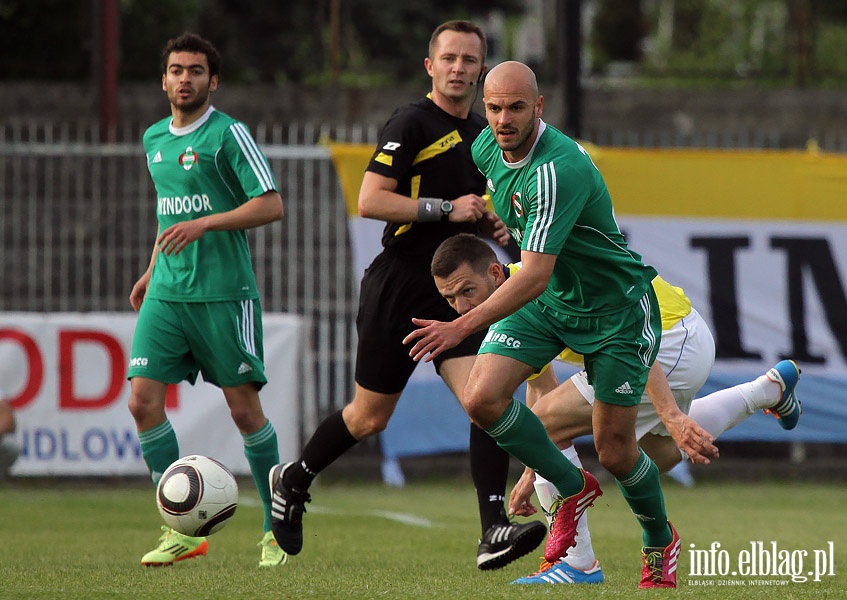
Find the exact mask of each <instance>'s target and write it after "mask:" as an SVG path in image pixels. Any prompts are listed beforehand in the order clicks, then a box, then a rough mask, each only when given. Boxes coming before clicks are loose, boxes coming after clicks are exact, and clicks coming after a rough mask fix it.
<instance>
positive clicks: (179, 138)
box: [128, 33, 288, 566]
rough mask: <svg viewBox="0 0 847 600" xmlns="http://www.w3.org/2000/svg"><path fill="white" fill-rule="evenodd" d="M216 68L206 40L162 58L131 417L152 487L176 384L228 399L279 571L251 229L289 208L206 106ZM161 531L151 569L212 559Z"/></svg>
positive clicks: (171, 452)
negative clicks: (152, 221)
mask: <svg viewBox="0 0 847 600" xmlns="http://www.w3.org/2000/svg"><path fill="white" fill-rule="evenodd" d="M220 62H221V59H220V55H219V54H218V52H217V50H216V49H215V47H214V46H213V45H212V44H211V43H210V42H208V41H207V40H204V39H203V38H200V37H199V36H196V35H193V34H190V33H189V34H184V35H182V36H180V37H178V38H176V39H173V40H170V41H169V42H168V43H167V45H166V46H165V49H164V52H163V53H162V63H161V67H162V89H163V90H164V91H165V92H166V93H167V95H168V100H170V104H171V116H169V117H167V118H165V119H163V120H161V121H159V122H158V123H155V124H154V125H152V126H151V127H150V128H149V129H148V130H147V131H146V132H145V133H144V150H145V152H146V154H147V166H148V169H149V170H150V176H151V177H152V179H153V183H154V184H155V187H156V195H157V197H158V199H157V201H156V216H157V218H158V221H159V231H158V236H157V239H156V243H155V245H154V247H153V253H152V257H151V259H150V264H149V266H148V268H147V271H146V272H145V273H144V274H143V275H142V276H141V278H140V279H139V280H138V282H137V283H136V284H135V286H134V287H133V289H132V292H131V294H130V303H131V304H132V307H133V308H134V309H135V310H137V311H138V322H137V324H136V328H135V334H134V335H133V340H132V356H131V359H130V368H129V372H128V377H129V379H130V381H131V388H132V390H131V395H130V400H129V410H130V412H131V413H132V416H133V418H134V419H135V424H136V428H137V429H138V438H139V441H140V442H141V451H142V454H143V455H144V460H145V462H146V463H147V467H148V469H149V470H150V475H151V477H152V479H153V482H154V483H156V482H158V480H159V479H160V478H161V476H162V473H163V472H164V471H165V469H167V467H168V465H170V464H171V463H172V462H173V461H175V460H177V459H178V458H179V457H180V451H179V445H178V442H177V437H176V434H175V433H174V430H173V428H172V427H171V423H170V421H169V420H168V416H167V414H166V412H165V394H166V391H167V387H168V385H169V384H176V383H179V382H181V381H185V380H187V381H190V382H191V383H192V384H193V383H194V381H195V380H196V378H197V375H198V373H202V374H203V379H204V380H205V381H207V382H209V383H211V384H213V385H216V386H218V387H220V388H221V389H222V390H223V394H224V397H225V398H226V403H227V406H228V407H229V412H230V415H231V416H232V420H233V422H234V423H235V425H236V427H237V428H238V431H239V432H240V433H241V436H242V438H243V442H244V454H245V455H246V457H247V462H248V463H249V465H250V470H251V472H252V473H253V478H254V481H255V482H256V486H257V487H258V490H259V496H260V498H261V499H262V503H263V505H264V510H265V517H264V531H263V537H262V539H261V541H260V542H259V545H260V546H261V549H262V557H261V559H260V562H259V565H260V566H275V565H280V564H284V563H285V562H286V560H287V558H288V556H287V555H286V554H285V552H283V551H282V550H281V549H280V548H279V546H278V545H277V543H276V541H275V540H274V538H273V534H272V533H271V532H270V500H271V493H270V487H269V485H268V480H267V472H268V470H269V469H270V468H271V467H272V466H273V465H274V464H276V463H278V462H279V446H278V442H277V436H276V431H275V430H274V427H273V425H272V424H271V422H270V421H269V420H268V419H267V418H266V417H265V414H264V412H263V410H262V405H261V402H260V400H259V390H260V389H261V388H262V386H263V385H264V384H265V383H267V379H266V378H265V373H264V364H263V347H262V309H261V305H260V303H259V291H258V288H257V286H256V276H255V274H254V273H253V266H252V262H251V258H250V248H249V246H248V241H247V232H246V230H248V229H252V228H254V227H259V226H261V225H265V224H268V223H272V222H274V221H278V220H279V219H281V218H282V216H283V206H282V198H281V197H280V195H279V192H278V191H277V190H278V186H277V183H276V181H275V179H274V176H273V174H272V173H271V170H270V167H269V165H268V161H267V159H266V158H265V155H264V154H263V153H262V152H261V150H259V148H258V146H257V145H256V143H255V141H254V140H253V138H252V136H251V135H250V132H249V131H248V130H247V127H246V126H245V125H244V124H243V123H240V122H238V121H236V120H235V119H233V118H231V117H229V116H227V115H225V114H224V113H222V112H220V111H217V110H215V108H214V107H213V106H211V105H210V95H211V93H212V92H213V91H215V90H216V89H217V86H218V81H219V70H220ZM162 529H163V530H164V531H165V533H164V535H162V536H161V538H160V540H159V541H160V543H159V545H158V546H157V547H156V548H155V549H154V550H152V551H150V552H148V553H147V554H145V555H144V557H143V558H142V559H141V563H142V564H143V565H147V566H162V565H171V564H173V563H174V562H177V561H181V560H185V559H188V558H194V557H196V556H201V555H205V554H206V552H207V549H208V542H207V541H206V540H205V539H204V538H195V537H189V536H185V535H182V534H181V533H179V532H176V531H174V530H173V529H169V528H167V527H163V528H162Z"/></svg>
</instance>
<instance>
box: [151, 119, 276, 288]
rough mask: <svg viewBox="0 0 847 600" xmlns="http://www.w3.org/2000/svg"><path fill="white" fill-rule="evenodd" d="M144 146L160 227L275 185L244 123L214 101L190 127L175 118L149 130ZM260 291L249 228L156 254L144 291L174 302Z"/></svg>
mask: <svg viewBox="0 0 847 600" xmlns="http://www.w3.org/2000/svg"><path fill="white" fill-rule="evenodd" d="M144 151H145V152H146V153H147V167H148V169H149V170H150V176H151V177H152V178H153V183H154V185H155V186H156V194H157V196H158V200H157V202H156V215H157V217H158V219H159V231H160V232H162V231H164V230H165V229H167V228H168V227H170V226H171V225H173V224H174V223H178V222H180V221H186V220H188V219H196V218H199V217H203V216H206V215H210V214H215V213H222V212H227V211H230V210H233V209H235V208H237V207H239V206H241V205H242V204H244V203H245V202H247V201H248V200H250V199H251V198H255V197H257V196H261V195H262V194H264V193H266V192H268V191H271V190H277V189H278V188H277V184H276V180H275V179H274V176H273V173H272V172H271V169H270V167H269V166H268V161H267V158H266V157H265V155H264V154H263V153H262V151H261V150H259V148H258V146H257V145H256V142H255V141H254V140H253V138H252V136H251V135H250V132H249V131H248V130H247V127H246V126H245V125H244V124H243V123H240V122H238V121H236V120H235V119H233V118H231V117H229V116H227V115H225V114H224V113H222V112H219V111H217V110H215V109H214V107H211V106H210V107H209V110H208V111H206V113H205V114H204V115H203V116H202V117H201V118H200V119H198V120H197V121H195V122H194V123H192V124H191V125H189V126H187V127H183V128H176V127H174V126H173V124H172V119H171V118H170V117H168V118H166V119H162V120H161V121H159V122H158V123H155V124H154V125H152V126H151V127H150V128H149V129H147V131H145V132H144ZM258 296H259V292H258V289H257V287H256V276H255V274H254V272H253V264H252V260H251V257H250V247H249V245H248V242H247V232H246V231H244V230H232V231H208V232H206V233H205V234H204V235H203V236H202V237H201V238H200V239H198V240H196V241H194V242H192V243H190V244H188V245H187V246H186V247H185V248H184V249H183V250H182V252H180V253H179V254H176V255H173V254H171V255H166V254H164V253H161V252H160V253H158V255H157V256H156V262H155V263H154V265H153V274H152V277H151V280H150V286H149V288H148V290H147V297H150V298H156V299H158V300H168V301H177V302H213V301H220V300H244V299H253V298H258Z"/></svg>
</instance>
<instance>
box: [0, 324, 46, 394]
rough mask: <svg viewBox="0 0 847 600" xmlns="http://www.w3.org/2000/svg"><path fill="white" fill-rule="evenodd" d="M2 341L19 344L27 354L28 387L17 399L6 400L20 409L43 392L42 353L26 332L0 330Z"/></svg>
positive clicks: (0, 339)
mask: <svg viewBox="0 0 847 600" xmlns="http://www.w3.org/2000/svg"><path fill="white" fill-rule="evenodd" d="M2 340H13V341H15V342H17V343H18V344H20V345H21V348H23V350H24V352H25V353H26V359H27V364H28V365H29V379H28V380H27V382H26V386H25V387H24V389H23V391H22V392H21V393H20V394H18V395H17V396H16V397H14V398H5V400H8V401H9V402H10V403H11V404H12V406H14V407H15V408H16V409H20V408H23V407H24V406H26V405H27V404H29V403H30V402H32V401H33V400H34V399H35V397H36V396H37V395H38V392H39V391H40V390H41V384H42V383H43V382H44V361H43V360H42V359H41V352H39V351H38V344H36V343H35V340H34V339H32V338H31V337H29V336H28V335H27V334H25V333H24V332H22V331H18V330H16V329H0V341H2Z"/></svg>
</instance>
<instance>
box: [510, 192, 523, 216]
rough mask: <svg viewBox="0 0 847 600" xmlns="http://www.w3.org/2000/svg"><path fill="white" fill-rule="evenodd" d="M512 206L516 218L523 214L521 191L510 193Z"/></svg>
mask: <svg viewBox="0 0 847 600" xmlns="http://www.w3.org/2000/svg"><path fill="white" fill-rule="evenodd" d="M512 206H513V207H514V208H515V214H516V215H517V216H518V218H520V217H522V216H523V204H522V203H521V193H520V192H515V193H514V194H512Z"/></svg>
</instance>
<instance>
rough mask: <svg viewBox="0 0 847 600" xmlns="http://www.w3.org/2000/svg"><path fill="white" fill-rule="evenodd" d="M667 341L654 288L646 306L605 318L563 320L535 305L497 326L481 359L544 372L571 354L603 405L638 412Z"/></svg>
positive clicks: (643, 302)
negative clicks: (494, 357) (506, 360)
mask: <svg viewBox="0 0 847 600" xmlns="http://www.w3.org/2000/svg"><path fill="white" fill-rule="evenodd" d="M661 336H662V319H661V316H660V314H659V303H658V302H657V301H656V294H655V292H653V288H652V287H650V288H648V290H647V293H645V295H644V296H643V297H642V298H641V301H640V302H638V303H636V304H635V305H633V306H631V307H629V308H627V309H625V310H622V311H620V312H617V313H613V314H610V315H604V316H600V317H589V316H587V317H582V316H574V315H567V314H563V313H560V312H558V311H556V310H553V309H551V308H550V307H549V306H546V305H544V304H542V303H540V302H538V301H537V300H533V301H532V302H530V303H529V304H527V305H525V306H523V307H522V308H521V309H520V310H518V311H517V312H515V313H514V314H511V315H509V316H508V317H506V318H504V319H503V320H501V321H498V322H497V323H494V324H493V325H492V326H491V327H490V329H489V330H488V333H487V334H486V336H485V340H484V341H483V343H482V346H480V348H479V353H480V354H500V355H502V356H508V357H510V358H514V359H515V360H519V361H521V362H522V363H525V364H528V365H529V366H531V367H534V368H535V369H537V370H539V371H540V370H541V369H542V368H544V366H545V365H547V364H548V363H549V362H550V361H551V360H553V359H554V358H556V357H557V356H558V355H559V354H560V353H561V352H562V350H564V349H565V348H570V349H572V350H573V351H575V352H578V353H580V354H582V355H583V357H584V360H585V371H586V373H587V374H588V381H589V383H590V384H591V385H592V386H594V395H595V397H596V398H597V399H598V400H600V401H601V402H607V403H609V404H618V405H621V406H636V405H638V404H639V403H640V402H641V395H642V394H643V393H644V387H645V386H646V385H647V375H648V374H649V372H650V365H652V364H653V361H654V360H655V358H656V354H657V353H658V351H659V341H660V340H661Z"/></svg>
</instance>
